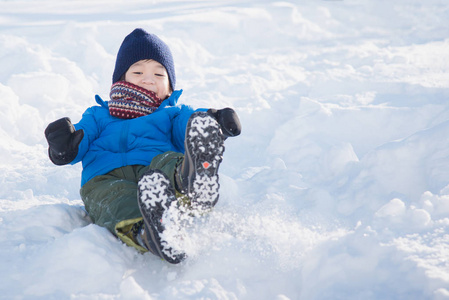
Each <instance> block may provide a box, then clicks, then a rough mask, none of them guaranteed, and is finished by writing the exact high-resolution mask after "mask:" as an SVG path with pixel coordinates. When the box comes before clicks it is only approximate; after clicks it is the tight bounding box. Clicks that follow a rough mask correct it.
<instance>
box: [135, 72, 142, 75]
mask: <svg viewBox="0 0 449 300" xmlns="http://www.w3.org/2000/svg"><path fill="white" fill-rule="evenodd" d="M133 74H135V75H142V72H133Z"/></svg>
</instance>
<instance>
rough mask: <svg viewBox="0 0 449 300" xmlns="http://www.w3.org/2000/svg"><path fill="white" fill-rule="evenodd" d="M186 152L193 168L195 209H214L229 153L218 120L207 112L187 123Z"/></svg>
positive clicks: (189, 192) (191, 182)
mask: <svg viewBox="0 0 449 300" xmlns="http://www.w3.org/2000/svg"><path fill="white" fill-rule="evenodd" d="M185 149H186V154H185V159H188V160H189V165H190V166H193V168H192V169H191V171H190V173H189V177H188V189H187V195H188V197H189V198H190V199H191V201H192V205H193V206H197V207H199V208H205V209H207V208H211V207H213V206H214V205H215V204H216V203H217V201H218V197H219V188H220V184H219V176H218V168H219V166H220V163H221V161H222V160H223V152H224V150H225V148H224V136H223V134H222V132H221V128H220V125H219V124H218V123H217V121H216V120H215V118H213V117H212V116H210V115H209V114H208V113H207V112H195V113H194V114H193V115H192V117H191V118H190V119H189V122H188V124H187V129H186V139H185Z"/></svg>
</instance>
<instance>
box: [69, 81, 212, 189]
mask: <svg viewBox="0 0 449 300" xmlns="http://www.w3.org/2000/svg"><path fill="white" fill-rule="evenodd" d="M181 93H182V90H180V91H175V92H173V93H172V95H171V96H170V97H169V98H168V99H166V100H164V101H163V102H162V104H161V105H160V106H159V108H158V109H157V110H156V111H154V112H153V113H152V114H150V115H147V116H143V117H139V118H135V119H119V118H116V117H113V116H111V115H110V114H109V108H108V102H106V101H103V100H102V99H101V98H100V97H99V96H96V97H95V98H96V101H97V103H98V104H99V105H100V106H93V107H90V108H88V109H87V110H86V111H85V112H84V114H83V116H82V118H81V120H80V122H79V123H77V124H74V126H75V129H76V130H78V129H83V130H84V137H83V140H82V141H81V144H80V145H79V150H78V155H77V156H76V158H75V159H74V160H73V161H72V162H71V164H75V163H77V162H79V161H82V163H83V172H82V175H81V186H83V185H84V184H85V183H86V182H87V181H89V180H90V179H92V178H93V177H95V176H97V175H104V174H106V173H108V172H110V171H112V170H113V169H116V168H119V167H123V166H128V165H149V164H150V163H151V160H152V159H153V157H155V156H156V155H158V154H161V153H164V152H166V151H176V152H181V153H184V137H185V130H186V126H187V121H188V120H189V118H190V116H191V115H192V113H193V112H194V110H193V109H192V108H191V107H189V106H186V105H181V106H176V103H177V101H178V98H179V96H180V95H181ZM200 110H206V109H200Z"/></svg>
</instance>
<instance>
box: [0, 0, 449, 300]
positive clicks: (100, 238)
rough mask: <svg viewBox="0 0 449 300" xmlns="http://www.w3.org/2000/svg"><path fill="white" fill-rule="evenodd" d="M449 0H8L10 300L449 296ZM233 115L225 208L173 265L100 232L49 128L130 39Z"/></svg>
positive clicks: (1, 18)
mask: <svg viewBox="0 0 449 300" xmlns="http://www.w3.org/2000/svg"><path fill="white" fill-rule="evenodd" d="M448 20H449V2H448V1H446V0H426V1H423V0H388V1H387V0H376V1H369V0H341V1H338V0H334V1H331V0H327V1H326V0H315V1H311V0H310V1H306V0H297V1H296V0H295V1H293V0H288V1H272V0H246V1H237V0H214V1H206V0H196V1H183V0H176V1H174V0H168V1H162V0H152V1H148V0H145V1H144V0H130V1H122V0H107V1H106V0H95V1H90V0H89V1H87V0H76V1H74V0H32V1H31V0H0V66H1V71H0V99H1V100H0V165H1V170H2V172H1V173H0V278H1V280H0V291H1V292H0V299H58V300H59V299H103V300H104V299H114V300H116V299H277V300H286V299H292V300H293V299H304V300H318V299H320V300H321V299H323V300H324V299H345V300H347V299H354V300H358V299H365V300H367V299H407V300H409V299H436V300H440V299H449V233H448V230H449V168H448V165H449V139H448V136H449V37H448V33H449V22H448ZM137 27H142V28H144V29H146V30H148V31H149V32H152V33H155V34H157V35H159V36H160V37H161V38H162V39H163V40H164V41H166V42H167V44H169V46H170V47H171V49H172V51H173V54H174V58H175V64H176V71H177V78H178V80H177V87H178V88H182V89H184V95H183V97H182V98H181V99H182V102H183V103H188V104H190V105H192V106H193V107H198V108H199V107H212V108H224V107H233V108H234V109H235V110H236V111H237V113H238V114H239V116H240V118H241V122H242V127H243V131H242V134H241V136H239V137H237V138H229V139H227V140H226V142H225V144H226V152H225V153H224V160H223V163H222V165H221V168H220V172H219V173H220V186H221V195H220V200H219V202H218V204H217V206H216V208H215V210H214V211H213V212H212V213H210V214H208V215H206V216H202V217H199V218H197V219H196V220H195V222H193V223H192V224H191V227H190V228H189V229H188V230H187V234H188V235H187V236H186V237H185V240H184V241H183V242H184V244H185V250H186V252H187V254H188V256H189V258H188V259H187V260H186V261H184V262H183V263H181V264H180V265H169V264H168V263H166V262H163V261H161V260H160V259H158V258H157V257H156V256H154V255H151V254H145V255H141V254H139V253H137V252H136V251H135V250H134V249H132V248H130V247H127V246H126V245H124V244H123V243H121V242H120V241H118V240H117V239H116V238H115V237H114V236H112V235H111V234H110V233H109V232H108V231H107V230H106V229H104V228H101V227H98V226H97V225H94V224H92V223H91V222H90V220H89V218H88V216H87V214H86V212H85V210H84V207H83V203H82V201H81V200H80V196H79V184H80V173H81V166H80V165H75V166H63V167H57V166H54V165H53V164H52V163H51V162H50V161H49V159H48V157H47V144H46V141H45V138H44V134H43V132H44V129H45V127H46V126H47V124H48V123H49V122H51V121H54V120H56V119H58V118H61V117H64V116H67V117H70V118H71V119H72V121H73V122H77V121H78V120H79V119H80V117H81V115H82V113H83V112H84V110H85V109H86V108H87V107H89V106H92V105H95V102H94V95H95V94H99V95H100V96H102V97H103V98H105V99H107V98H108V94H109V90H110V86H111V81H112V80H111V79H112V72H113V67H114V62H115V56H116V53H117V51H118V48H119V46H120V43H121V42H122V40H123V38H124V37H125V36H126V35H127V34H128V33H130V32H131V31H132V30H133V29H134V28H137Z"/></svg>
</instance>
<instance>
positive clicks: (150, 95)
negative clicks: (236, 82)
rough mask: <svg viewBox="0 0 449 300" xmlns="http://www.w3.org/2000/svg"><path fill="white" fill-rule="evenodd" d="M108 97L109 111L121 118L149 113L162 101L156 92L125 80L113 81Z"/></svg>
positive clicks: (132, 117) (131, 117)
mask: <svg viewBox="0 0 449 300" xmlns="http://www.w3.org/2000/svg"><path fill="white" fill-rule="evenodd" d="M110 97H111V101H109V113H110V114H111V115H112V116H114V117H117V118H121V119H134V118H138V117H141V116H146V115H149V114H151V113H152V112H154V111H155V110H156V109H157V108H158V107H159V105H161V103H162V100H161V99H160V98H159V97H158V96H157V95H156V93H154V92H152V91H149V90H146V89H144V88H141V87H139V86H137V85H135V84H132V83H129V82H126V81H118V82H116V83H114V84H113V85H112V87H111V94H110Z"/></svg>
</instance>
